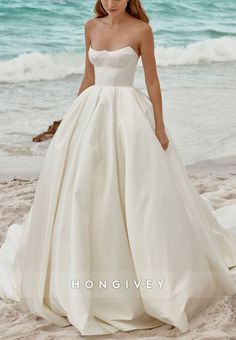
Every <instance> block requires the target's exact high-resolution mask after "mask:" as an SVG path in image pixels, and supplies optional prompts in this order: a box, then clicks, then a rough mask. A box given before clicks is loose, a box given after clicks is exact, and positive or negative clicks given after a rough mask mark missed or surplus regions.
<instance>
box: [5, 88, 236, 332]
mask: <svg viewBox="0 0 236 340" xmlns="http://www.w3.org/2000/svg"><path fill="white" fill-rule="evenodd" d="M154 129H155V119H154V112H153V107H152V103H151V101H150V99H149V97H148V96H147V95H146V94H144V93H143V92H142V91H140V90H138V89H137V88H135V87H113V86H104V87H103V86H95V85H93V86H90V87H88V88H87V89H86V90H84V91H83V92H82V93H81V94H80V95H79V96H78V97H77V98H76V99H75V100H74V102H73V103H72V105H71V107H70V108H69V110H68V111H67V112H66V114H65V115H64V117H63V120H62V122H61V124H60V126H59V128H58V130H57V131H56V133H55V135H54V136H53V138H52V140H51V142H50V144H49V147H48V149H47V152H46V155H45V158H44V162H43V165H42V168H41V172H40V175H39V179H38V183H37V186H36V191H35V197H34V201H33V204H32V206H31V209H30V211H29V213H28V215H27V217H26V219H25V221H24V223H23V224H21V225H19V224H12V225H11V226H10V227H9V229H8V233H7V237H6V240H5V242H4V244H3V245H2V247H1V249H0V297H2V298H3V299H5V298H7V299H12V300H14V301H22V302H23V303H25V304H26V305H27V306H28V308H29V310H30V311H31V312H32V313H33V314H36V315H39V316H41V317H43V318H45V319H47V320H49V321H51V322H52V323H54V324H57V325H59V326H66V325H69V324H72V325H74V327H76V328H77V329H78V331H79V332H80V333H81V334H82V335H99V334H109V333H114V332H117V331H118V330H123V331H128V330H131V329H144V328H152V327H157V326H160V325H163V324H164V323H168V324H171V325H174V326H176V327H177V328H178V329H179V330H180V331H182V332H185V331H187V330H188V329H189V321H190V320H191V319H192V318H193V317H194V316H195V315H197V314H198V313H199V312H200V311H202V310H203V309H204V308H205V307H207V306H208V305H209V304H210V303H211V301H212V300H213V298H215V297H218V296H224V295H228V294H229V295H234V294H235V293H236V284H235V282H234V281H233V278H232V275H231V271H230V268H232V267H234V266H236V206H232V207H230V209H231V210H230V211H229V210H227V209H225V210H224V209H223V210H222V211H221V214H214V211H212V210H211V209H210V207H209V206H208V205H207V204H206V202H205V201H204V199H203V198H202V197H201V195H200V194H199V193H198V192H197V189H196V188H195V187H194V186H193V185H192V183H191V182H190V180H189V178H188V174H187V171H186V169H185V167H184V165H183V162H182V160H181V157H180V155H179V153H178V150H177V149H176V147H175V144H174V142H173V140H172V137H171V135H170V133H169V131H168V128H166V131H167V134H168V138H169V146H168V148H167V149H166V150H164V149H163V148H162V146H161V144H160V142H159V141H158V139H157V137H156V135H155V132H154ZM232 216H235V219H234V217H232ZM229 224H230V228H228V227H229Z"/></svg>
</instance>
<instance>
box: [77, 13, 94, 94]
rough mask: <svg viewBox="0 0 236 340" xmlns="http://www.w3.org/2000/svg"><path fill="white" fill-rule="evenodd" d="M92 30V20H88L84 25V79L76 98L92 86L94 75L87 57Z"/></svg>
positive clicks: (92, 67)
mask: <svg viewBox="0 0 236 340" xmlns="http://www.w3.org/2000/svg"><path fill="white" fill-rule="evenodd" d="M92 29H93V19H90V20H88V21H87V22H86V23H85V25H84V33H85V45H86V58H85V71H84V77H83V79H82V82H81V84H80V88H79V92H78V96H79V95H80V93H81V92H83V91H84V90H85V89H86V88H87V87H89V86H91V85H94V82H95V75H94V66H93V64H92V63H91V62H90V60H89V57H88V51H89V47H90V45H91V39H90V37H91V34H90V33H91V30H92Z"/></svg>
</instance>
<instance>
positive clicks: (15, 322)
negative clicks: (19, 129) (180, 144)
mask: <svg viewBox="0 0 236 340" xmlns="http://www.w3.org/2000/svg"><path fill="white" fill-rule="evenodd" d="M187 171H188V174H189V178H190V180H191V182H192V183H193V184H194V186H195V187H196V188H197V190H198V192H199V193H200V194H201V195H202V196H203V197H206V199H209V200H210V202H211V204H212V206H213V208H214V209H218V208H220V207H222V206H224V205H230V204H233V203H235V202H236V157H224V158H219V159H214V160H205V161H201V162H197V163H194V164H191V165H189V166H187ZM37 181H38V175H37V174H32V173H31V174H30V173H27V172H25V173H19V174H17V175H13V174H11V173H8V174H7V173H5V174H4V173H1V174H0V202H1V203H0V214H1V228H0V244H2V243H3V242H4V240H5V237H6V232H7V229H8V227H9V225H11V224H12V223H19V224H20V223H22V222H23V221H24V217H25V215H26V214H27V212H28V211H29V210H30V207H31V204H32V202H33V199H34V193H35V188H36V185H37ZM233 277H234V278H235V282H236V273H235V275H234V276H233ZM235 324H236V296H234V297H230V296H225V297H223V298H221V299H216V300H215V301H213V303H212V304H211V305H210V306H209V307H208V308H207V309H206V310H204V311H202V312H201V313H200V314H199V315H197V316H196V317H195V318H194V319H193V320H191V322H190V331H189V332H187V333H186V334H185V335H181V333H180V332H179V331H178V330H177V329H176V328H173V327H172V326H170V325H167V324H165V325H163V326H161V327H159V328H154V329H149V330H134V331H130V332H121V331H119V332H117V333H114V334H113V335H108V336H102V337H98V336H92V337H86V338H87V339H90V338H91V339H149V340H150V339H163V338H165V339H167V338H169V337H170V338H172V337H178V339H201V340H203V339H216V338H217V339H229V338H230V339H235V338H236V327H235ZM58 338H62V339H80V338H84V337H83V336H81V335H80V334H79V332H78V331H77V330H76V329H75V328H74V327H73V326H68V327H65V328H60V327H58V326H56V325H53V324H50V323H49V322H47V321H46V320H43V319H42V318H40V317H37V316H34V315H32V314H31V313H30V312H29V311H27V308H26V307H25V306H24V305H23V304H21V303H18V302H13V301H11V300H7V301H3V300H1V299H0V339H58Z"/></svg>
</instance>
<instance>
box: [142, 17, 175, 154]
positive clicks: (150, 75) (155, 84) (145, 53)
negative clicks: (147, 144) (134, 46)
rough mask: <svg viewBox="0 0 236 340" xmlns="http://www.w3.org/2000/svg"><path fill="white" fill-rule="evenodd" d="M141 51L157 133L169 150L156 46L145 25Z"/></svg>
mask: <svg viewBox="0 0 236 340" xmlns="http://www.w3.org/2000/svg"><path fill="white" fill-rule="evenodd" d="M140 39H141V42H140V51H141V57H142V63H143V68H144V73H145V82H146V86H147V91H148V95H149V98H150V100H151V102H152V105H153V110H154V114H155V124H156V126H155V133H156V136H157V138H158V140H159V141H160V143H161V145H162V147H163V149H164V150H165V149H167V147H168V144H169V140H168V137H167V135H166V132H165V124H164V120H163V112H162V96H161V88H160V82H159V78H158V74H157V65H156V59H155V51H154V48H155V45H154V37H153V32H152V28H151V26H150V25H149V24H147V23H145V24H144V27H143V28H142V32H141V34H140Z"/></svg>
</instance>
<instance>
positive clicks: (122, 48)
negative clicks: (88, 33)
mask: <svg viewBox="0 0 236 340" xmlns="http://www.w3.org/2000/svg"><path fill="white" fill-rule="evenodd" d="M89 48H90V49H91V50H94V51H96V52H109V53H111V52H116V51H120V50H124V49H127V48H129V49H130V50H131V51H132V52H133V53H135V55H136V57H137V58H138V59H139V57H140V56H139V55H138V53H137V52H136V51H135V50H134V49H133V47H131V46H125V47H121V48H117V49H115V50H110V51H109V50H105V49H104V50H96V49H95V48H93V47H92V46H90V47H89Z"/></svg>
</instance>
